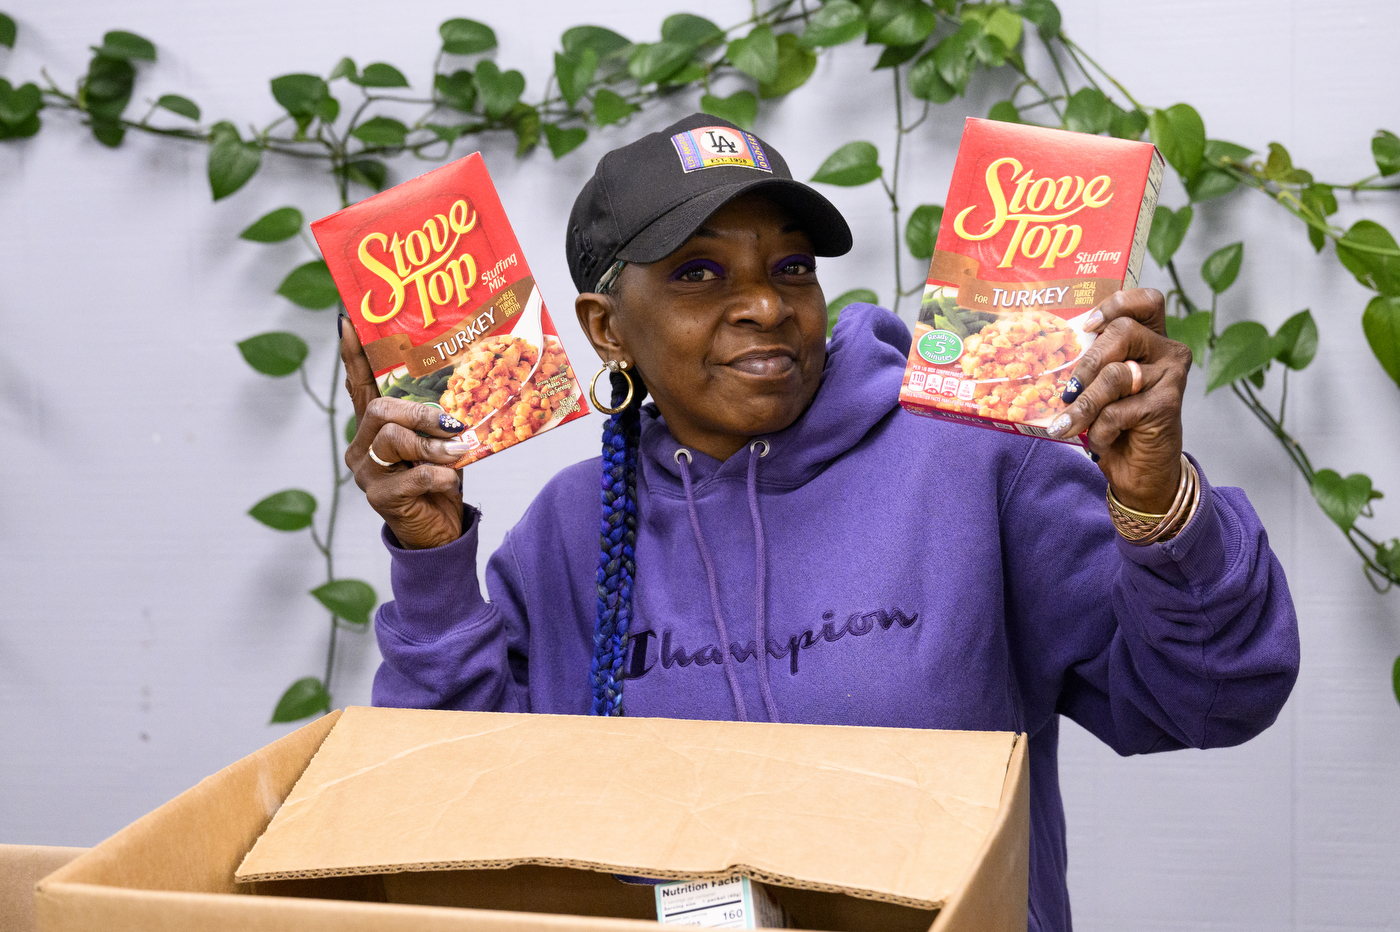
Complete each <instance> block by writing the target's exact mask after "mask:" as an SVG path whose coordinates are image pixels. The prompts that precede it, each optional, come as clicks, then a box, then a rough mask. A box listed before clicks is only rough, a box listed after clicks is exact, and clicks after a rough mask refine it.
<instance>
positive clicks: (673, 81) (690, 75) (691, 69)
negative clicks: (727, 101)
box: [657, 60, 709, 88]
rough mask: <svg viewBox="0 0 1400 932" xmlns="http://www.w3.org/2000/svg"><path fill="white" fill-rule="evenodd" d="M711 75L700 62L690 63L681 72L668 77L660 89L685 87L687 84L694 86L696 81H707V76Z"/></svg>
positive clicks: (659, 85)
mask: <svg viewBox="0 0 1400 932" xmlns="http://www.w3.org/2000/svg"><path fill="white" fill-rule="evenodd" d="M707 74H709V71H708V70H707V69H706V66H705V65H702V64H701V63H700V62H698V61H694V60H691V61H688V62H686V63H685V64H684V65H682V66H681V70H680V71H676V72H673V73H671V74H669V75H667V76H666V77H665V78H664V79H663V80H662V81H661V83H660V84H658V85H657V87H658V88H671V87H684V86H685V85H687V84H694V83H695V82H696V81H703V80H705V75H707Z"/></svg>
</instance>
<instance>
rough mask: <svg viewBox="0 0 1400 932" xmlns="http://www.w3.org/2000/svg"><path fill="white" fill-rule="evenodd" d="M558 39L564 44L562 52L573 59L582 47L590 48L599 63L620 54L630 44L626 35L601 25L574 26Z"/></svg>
mask: <svg viewBox="0 0 1400 932" xmlns="http://www.w3.org/2000/svg"><path fill="white" fill-rule="evenodd" d="M560 41H561V42H562V43H563V45H564V54H565V55H567V56H569V57H570V58H572V59H574V60H575V61H577V60H578V57H579V53H581V52H582V51H583V50H584V49H592V50H593V54H595V55H597V56H598V61H599V62H600V63H601V62H603V61H604V60H606V59H607V58H609V57H610V56H613V55H619V56H620V53H621V52H623V51H625V50H626V49H627V47H628V46H630V45H631V44H632V42H631V40H630V39H628V38H627V37H626V36H624V35H620V34H618V33H616V32H613V31H612V30H611V29H604V28H603V27H602V26H574V27H573V28H572V29H566V30H564V35H563V36H561V37H560Z"/></svg>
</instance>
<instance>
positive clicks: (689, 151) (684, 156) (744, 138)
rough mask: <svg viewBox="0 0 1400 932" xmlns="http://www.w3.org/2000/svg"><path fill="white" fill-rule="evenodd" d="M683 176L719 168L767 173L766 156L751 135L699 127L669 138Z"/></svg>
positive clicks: (717, 127) (728, 129)
mask: <svg viewBox="0 0 1400 932" xmlns="http://www.w3.org/2000/svg"><path fill="white" fill-rule="evenodd" d="M671 142H672V143H673V144H674V145H675V147H676V153H677V154H678V155H680V157H681V168H682V169H683V170H684V171H687V172H693V171H699V170H700V169H702V168H717V167H719V166H721V165H730V166H739V167H742V168H753V169H757V170H758V171H765V172H771V171H772V170H773V168H772V166H771V165H769V164H768V155H767V153H765V152H764V151H763V146H762V145H761V144H759V141H758V140H757V139H756V138H755V137H754V136H753V134H751V133H746V132H744V131H743V130H737V129H733V128H732V127H728V126H699V127H696V128H695V129H688V130H686V131H685V132H683V133H677V134H676V135H674V136H672V137H671Z"/></svg>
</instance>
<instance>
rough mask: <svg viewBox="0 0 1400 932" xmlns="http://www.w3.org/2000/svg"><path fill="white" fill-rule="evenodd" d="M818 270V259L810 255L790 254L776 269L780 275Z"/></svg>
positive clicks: (806, 273)
mask: <svg viewBox="0 0 1400 932" xmlns="http://www.w3.org/2000/svg"><path fill="white" fill-rule="evenodd" d="M816 270H817V263H816V260H815V259H813V258H812V257H810V256H789V257H788V258H786V259H784V260H783V261H782V262H779V263H778V267H777V269H776V271H777V273H778V274H779V275H810V274H812V273H813V272H815V271H816Z"/></svg>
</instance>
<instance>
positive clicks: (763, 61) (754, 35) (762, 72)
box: [725, 26, 778, 84]
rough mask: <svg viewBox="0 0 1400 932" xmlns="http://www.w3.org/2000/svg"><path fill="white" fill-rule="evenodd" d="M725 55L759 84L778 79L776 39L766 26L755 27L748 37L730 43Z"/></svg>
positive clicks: (731, 62)
mask: <svg viewBox="0 0 1400 932" xmlns="http://www.w3.org/2000/svg"><path fill="white" fill-rule="evenodd" d="M725 55H726V56H727V57H728V58H729V62H730V64H732V65H733V66H734V67H735V68H738V69H739V70H740V71H742V72H744V74H746V75H748V76H749V77H751V78H753V79H754V80H755V81H757V82H759V83H760V84H768V83H770V82H773V81H776V80H777V79H778V38H777V36H775V35H773V30H771V29H769V28H768V27H767V26H755V27H754V28H753V30H752V31H751V32H750V33H749V34H748V35H746V36H744V37H742V38H739V39H735V40H734V41H732V42H730V43H729V47H728V49H727V50H726V52H725Z"/></svg>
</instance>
